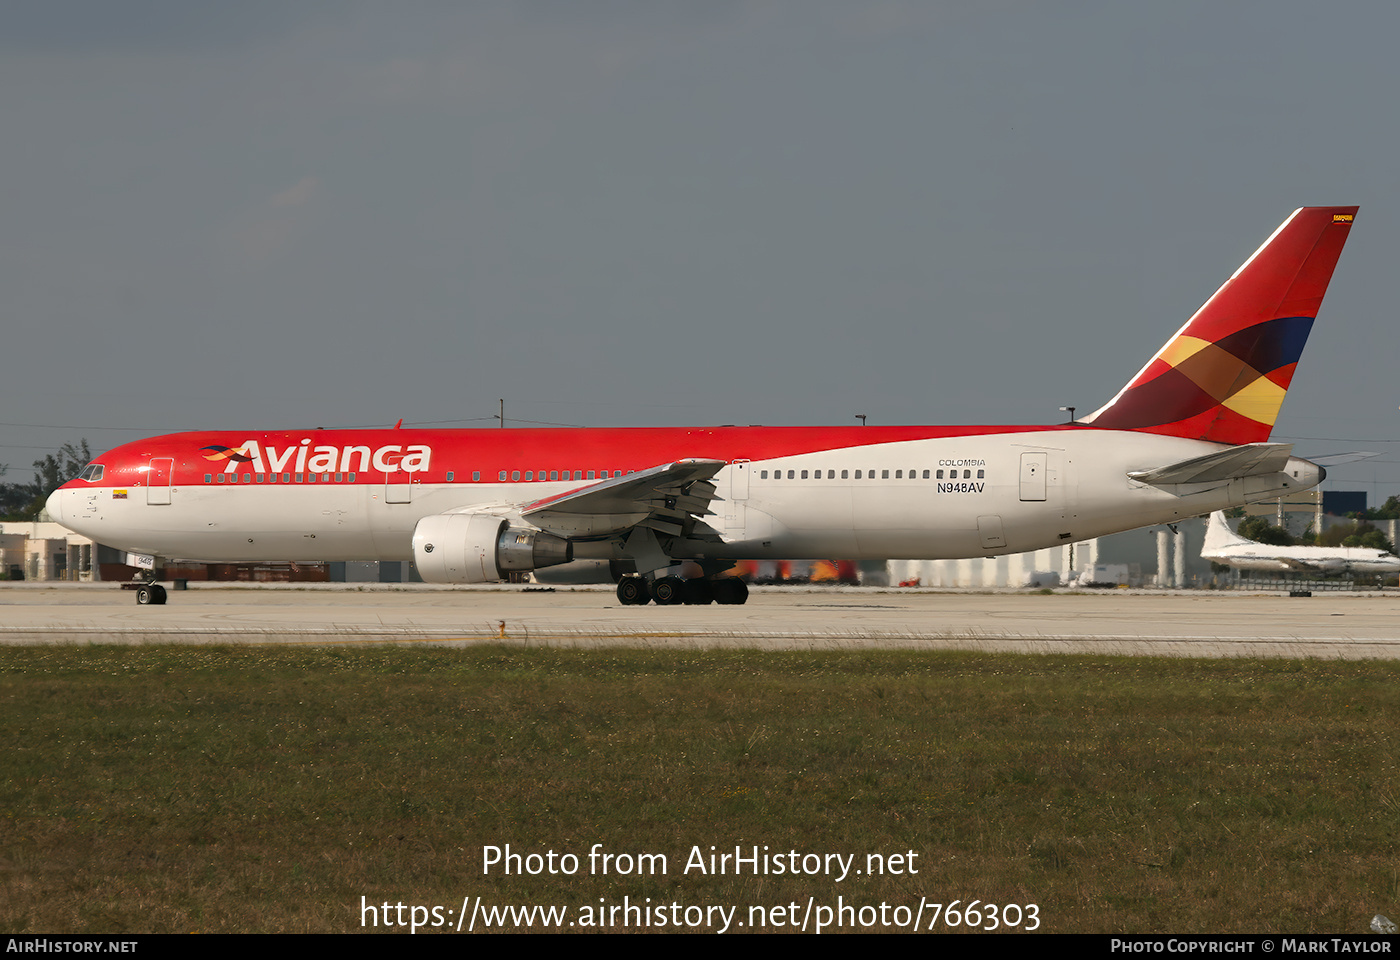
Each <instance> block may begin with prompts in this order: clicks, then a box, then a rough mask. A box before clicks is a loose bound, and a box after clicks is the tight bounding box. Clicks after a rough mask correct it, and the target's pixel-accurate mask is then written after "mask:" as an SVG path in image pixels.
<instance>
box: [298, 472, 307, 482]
mask: <svg viewBox="0 0 1400 960" xmlns="http://www.w3.org/2000/svg"><path fill="white" fill-rule="evenodd" d="M303 479H305V477H304V475H303V474H300V473H299V474H297V483H301V482H302V480H303Z"/></svg>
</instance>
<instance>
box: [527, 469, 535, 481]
mask: <svg viewBox="0 0 1400 960" xmlns="http://www.w3.org/2000/svg"><path fill="white" fill-rule="evenodd" d="M525 479H526V480H533V479H535V471H533V470H526V471H525Z"/></svg>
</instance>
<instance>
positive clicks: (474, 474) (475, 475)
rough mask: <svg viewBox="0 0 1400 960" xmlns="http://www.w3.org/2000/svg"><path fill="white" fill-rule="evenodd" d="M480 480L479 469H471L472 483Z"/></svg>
mask: <svg viewBox="0 0 1400 960" xmlns="http://www.w3.org/2000/svg"><path fill="white" fill-rule="evenodd" d="M480 480H481V471H480V470H473V471H472V483H477V482H479V481H480Z"/></svg>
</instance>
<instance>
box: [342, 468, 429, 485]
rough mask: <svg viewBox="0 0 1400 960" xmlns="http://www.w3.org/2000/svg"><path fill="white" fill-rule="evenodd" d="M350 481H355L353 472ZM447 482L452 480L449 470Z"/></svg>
mask: <svg viewBox="0 0 1400 960" xmlns="http://www.w3.org/2000/svg"><path fill="white" fill-rule="evenodd" d="M350 482H351V483H354V482H355V475H354V474H353V473H352V474H350ZM447 482H448V483H451V482H452V471H451V470H449V471H447Z"/></svg>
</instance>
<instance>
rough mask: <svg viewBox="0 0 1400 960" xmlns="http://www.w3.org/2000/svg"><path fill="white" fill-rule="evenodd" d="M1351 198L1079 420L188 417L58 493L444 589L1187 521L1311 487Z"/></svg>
mask: <svg viewBox="0 0 1400 960" xmlns="http://www.w3.org/2000/svg"><path fill="white" fill-rule="evenodd" d="M1355 214H1356V208H1355V207H1306V208H1302V209H1300V210H1297V211H1294V213H1293V214H1292V215H1291V216H1290V217H1289V218H1288V219H1287V220H1285V221H1284V222H1283V224H1282V225H1280V226H1279V228H1278V229H1277V230H1275V231H1274V232H1273V234H1271V235H1270V236H1269V238H1268V239H1267V240H1265V242H1264V244H1263V245H1262V246H1260V247H1259V249H1258V250H1257V251H1256V252H1255V253H1254V254H1253V255H1252V256H1251V257H1250V258H1249V259H1248V260H1246V261H1245V263H1244V265H1243V266H1241V267H1240V268H1239V269H1238V270H1236V271H1235V273H1234V274H1232V275H1231V277H1230V279H1229V280H1227V281H1226V282H1225V284H1224V285H1223V286H1221V288H1220V289H1219V290H1217V291H1216V293H1215V294H1214V295H1213V296H1212V297H1211V298H1210V299H1209V300H1207V301H1206V303H1205V304H1204V305H1203V306H1202V307H1201V308H1200V309H1199V310H1198V311H1197V312H1196V314H1195V315H1194V316H1192V318H1191V319H1190V320H1188V321H1187V323H1186V324H1185V326H1183V327H1182V328H1181V329H1180V330H1179V331H1178V332H1177V333H1176V335H1175V336H1173V337H1172V338H1171V339H1170V340H1168V341H1167V343H1166V344H1165V345H1164V346H1163V347H1162V348H1161V349H1160V350H1159V351H1157V353H1156V354H1155V355H1154V356H1153V357H1152V359H1150V360H1149V361H1148V362H1147V364H1146V365H1145V366H1144V367H1143V368H1142V370H1140V371H1139V372H1138V374H1137V375H1136V376H1135V377H1134V378H1133V379H1132V380H1130V381H1129V382H1128V383H1127V385H1125V386H1124V387H1123V389H1122V390H1120V391H1119V392H1118V394H1117V395H1116V396H1115V397H1114V398H1113V399H1112V400H1110V401H1109V402H1108V403H1107V404H1106V405H1104V406H1103V407H1102V408H1101V409H1099V410H1097V411H1095V412H1094V413H1093V414H1090V415H1089V416H1088V417H1085V418H1083V419H1082V420H1081V421H1080V422H1078V423H1068V424H1058V425H1054V426H1030V427H1024V426H1022V427H1017V426H1011V427H987V426H967V427H919V426H893V427H883V426H882V427H864V426H860V427H857V426H851V427H709V428H693V429H669V428H632V429H622V428H619V429H613V428H593V429H575V428H570V429H540V430H535V429H528V430H501V429H489V430H418V429H406V430H405V429H393V430H316V431H281V432H267V433H259V432H246V433H245V432H239V433H231V432H229V431H208V432H198V433H182V434H174V435H170V436H164V437H155V438H152V439H150V440H142V441H138V442H136V443H129V444H126V445H124V446H121V447H118V448H116V449H115V450H112V451H110V452H108V453H106V454H104V455H103V456H102V457H100V458H99V459H98V460H97V461H95V462H94V463H93V464H91V465H90V466H89V467H88V469H87V470H86V471H84V473H83V475H82V476H81V477H80V478H78V479H76V480H74V481H71V482H70V483H68V484H65V485H64V486H63V487H62V488H60V489H59V490H58V491H57V492H55V493H54V494H53V496H52V497H51V498H50V500H49V510H50V512H51V513H52V514H53V516H54V517H55V519H57V520H59V521H60V522H61V523H63V524H64V525H65V526H67V527H69V528H71V529H73V530H76V531H78V532H79V533H82V534H85V535H87V536H89V537H92V538H93V539H94V540H97V541H99V542H101V543H105V544H109V545H111V546H116V547H121V548H124V549H126V550H128V551H130V552H132V553H136V554H153V555H159V556H162V557H167V558H182V559H192V560H209V561H256V560H409V559H411V560H413V561H415V562H416V564H417V566H418V569H419V572H420V573H421V574H422V575H423V576H424V578H425V579H428V580H436V581H440V582H449V583H451V582H461V583H471V582H483V581H488V580H495V579H501V578H504V577H506V576H507V575H509V574H511V573H515V572H519V571H528V570H532V569H536V568H539V567H544V566H552V565H555V564H559V563H564V562H566V561H567V560H569V559H572V558H580V559H584V558H591V559H607V560H617V561H623V562H625V563H626V564H627V565H628V567H627V569H630V570H635V571H636V572H637V573H639V574H642V575H643V576H648V575H652V574H655V573H657V572H659V571H664V570H665V569H666V568H667V567H669V566H671V565H673V564H676V563H678V562H680V561H686V560H694V561H700V563H701V566H702V569H704V570H705V573H706V576H707V577H712V576H714V574H715V573H716V572H717V571H720V570H723V569H724V564H725V563H726V562H728V561H734V560H744V559H819V558H837V557H840V558H846V559H866V558H868V559H945V558H958V557H975V556H996V555H999V554H1006V553H1017V552H1022V551H1027V550H1034V549H1038V548H1041V547H1047V546H1054V545H1056V544H1062V543H1070V542H1074V541H1077V540H1085V539H1088V538H1091V537H1097V536H1101V535H1104V534H1108V533H1114V532H1117V531H1121V530H1128V529H1132V528H1134V527H1141V526H1147V525H1149V524H1155V523H1163V522H1171V521H1174V520H1178V519H1181V518H1184V517H1191V516H1199V515H1202V514H1206V513H1210V512H1211V511H1214V510H1219V509H1223V508H1226V507H1231V506H1236V505H1240V504H1244V503H1248V502H1251V501H1255V500H1262V499H1267V498H1271V497H1276V496H1279V495H1281V494H1286V493H1293V492H1296V491H1297V490H1300V489H1305V488H1307V487H1310V486H1312V485H1314V484H1316V483H1317V482H1319V481H1320V480H1321V479H1322V477H1323V471H1322V469H1321V468H1320V467H1318V466H1316V465H1315V464H1312V463H1309V462H1308V461H1306V460H1300V459H1297V458H1293V457H1292V456H1291V450H1292V448H1291V446H1290V445H1288V444H1271V443H1269V442H1268V439H1269V434H1270V432H1271V430H1272V428H1273V425H1274V423H1275V421H1276V419H1277V417H1278V412H1279V408H1280V405H1281V404H1282V402H1283V398H1284V394H1285V393H1286V391H1287V389H1288V385H1289V383H1290V382H1291V380H1292V377H1293V373H1294V370H1295V368H1296V366H1297V362H1298V358H1299V356H1300V355H1301V353H1302V350H1303V346H1304V344H1305V343H1306V341H1307V337H1308V333H1309V331H1310V330H1311V328H1312V324H1313V321H1314V318H1315V317H1316V316H1317V312H1318V309H1319V307H1320V306H1321V303H1322V298H1323V295H1324V294H1325V292H1326V290H1327V285H1328V282H1329V281H1330V279H1331V276H1332V272H1333V269H1334V267H1335V266H1336V263H1337V258H1338V257H1339V256H1340V254H1341V250H1342V246H1343V245H1344V244H1345V242H1346V238H1347V235H1348V233H1349V231H1350V228H1351V225H1352V222H1353V220H1354V218H1355ZM665 579H668V580H671V579H674V578H665ZM677 582H678V581H677ZM633 586H634V587H635V585H633ZM674 587H675V583H671V584H670V585H669V586H667V585H666V584H664V583H662V582H658V583H657V591H658V592H657V594H656V596H657V599H658V600H661V599H662V596H663V595H666V596H670V595H671V594H672V593H673V592H674ZM628 589H631V588H629V587H626V586H625V585H624V586H623V587H620V588H619V596H623V595H624V594H625V593H626V592H627V590H628ZM721 593H722V594H723V595H724V596H725V597H726V598H727V599H726V600H724V601H722V602H742V599H741V597H742V591H738V592H737V593H735V592H734V590H733V585H732V584H730V585H728V586H727V587H725V589H723V590H721ZM697 596H699V597H701V599H703V597H704V596H705V593H704V592H703V591H701V592H700V593H698V594H697ZM736 597H738V598H739V599H735V598H736ZM625 602H645V600H644V599H643V600H641V601H637V600H635V599H633V600H625ZM665 602H670V601H669V600H667V601H665Z"/></svg>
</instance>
